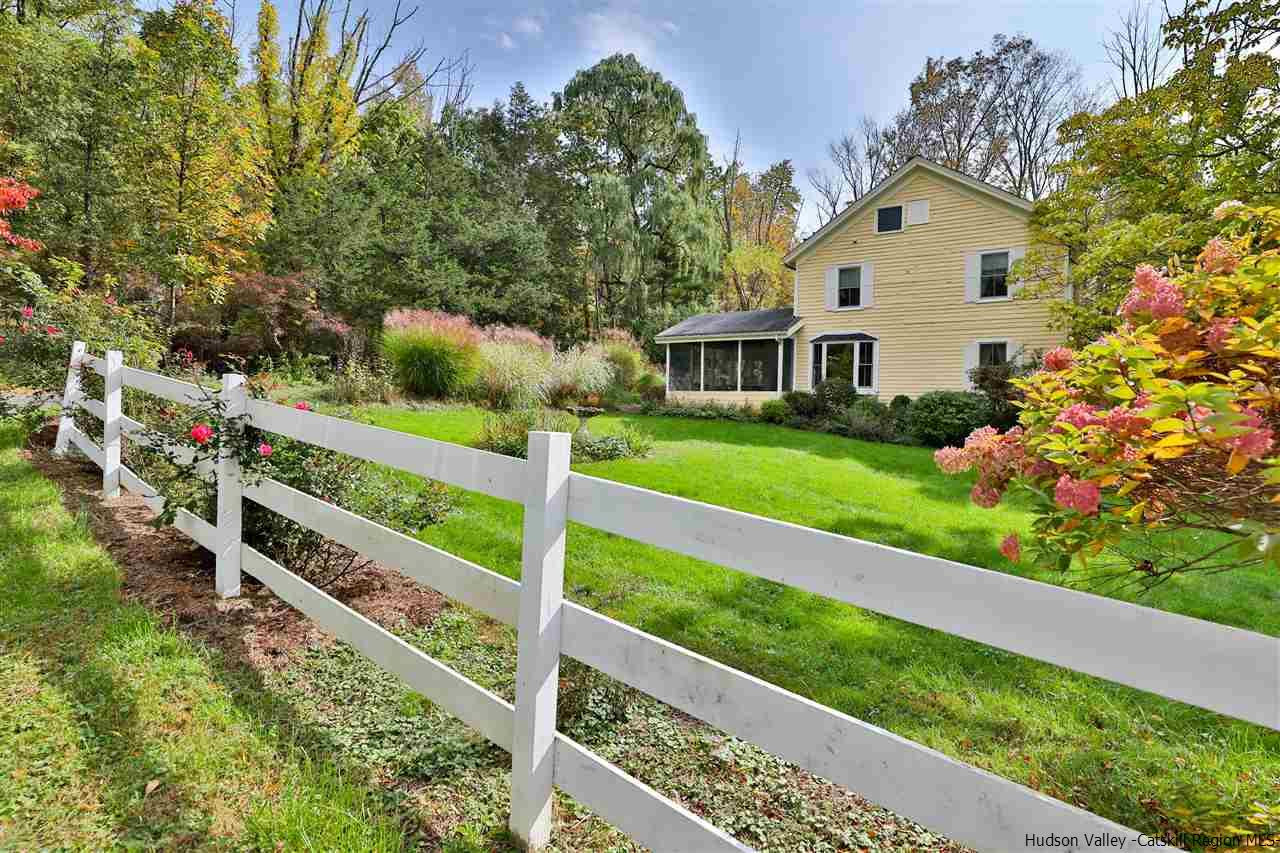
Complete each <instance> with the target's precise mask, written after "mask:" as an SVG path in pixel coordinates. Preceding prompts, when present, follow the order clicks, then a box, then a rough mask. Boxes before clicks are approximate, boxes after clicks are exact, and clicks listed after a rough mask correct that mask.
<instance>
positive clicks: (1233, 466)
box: [1227, 450, 1249, 477]
mask: <svg viewBox="0 0 1280 853" xmlns="http://www.w3.org/2000/svg"><path fill="white" fill-rule="evenodd" d="M1248 464H1249V457H1248V456H1245V455H1243V454H1241V453H1240V451H1239V450H1232V451H1231V458H1230V459H1228V460H1227V473H1228V474H1230V475H1231V476H1233V477H1234V476H1235V475H1236V474H1239V473H1240V472H1241V471H1243V470H1244V468H1245V466H1246V465H1248Z"/></svg>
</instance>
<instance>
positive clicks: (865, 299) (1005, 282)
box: [656, 157, 1061, 403]
mask: <svg viewBox="0 0 1280 853" xmlns="http://www.w3.org/2000/svg"><path fill="white" fill-rule="evenodd" d="M1030 215H1031V203H1030V202H1028V201H1026V200H1025V199H1022V198H1019V197H1018V196H1015V195H1012V194H1010V193H1007V192H1005V191H1004V190H1002V189H1000V188H999V187H995V186H992V185H991V184H987V183H984V182H983V181H979V180H975V179H974V178H971V177H969V176H967V175H964V174H961V173H960V172H956V171H954V170H952V169H948V168H946V167H944V166H940V165H938V164H937V163H933V162H931V161H929V160H925V159H924V158H922V157H915V158H913V159H912V160H910V161H909V162H908V163H907V164H906V165H905V166H903V167H902V168H901V169H899V170H898V171H897V172H895V173H894V174H893V175H891V176H890V177H889V178H888V179H886V180H885V181H884V182H883V183H881V184H880V185H879V186H878V187H876V188H875V189H874V190H873V191H871V192H870V193H868V194H867V195H865V196H863V197H862V198H860V199H859V200H858V201H856V202H855V203H853V204H851V205H849V206H848V207H846V208H845V209H844V210H843V211H841V212H840V214H839V215H837V216H836V217H835V218H834V219H832V220H831V221H830V222H828V223H827V224H826V225H824V226H823V227H822V228H821V229H819V230H818V231H817V232H815V233H814V234H813V236H811V237H810V238H809V239H808V240H805V241H804V242H803V243H801V244H800V245H799V246H797V247H795V248H794V249H792V250H791V252H790V253H788V254H787V256H786V257H785V258H784V259H783V260H784V263H785V264H786V265H787V266H788V267H790V268H791V269H793V270H795V292H794V294H793V302H792V305H793V306H794V307H793V308H781V309H767V310H763V311H735V312H729V313H725V314H704V315H701V316H698V317H690V318H689V319H688V320H685V321H684V322H682V323H678V324H677V325H675V326H672V327H671V328H669V329H666V330H665V331H663V332H662V333H661V334H659V335H658V336H657V338H656V340H657V342H658V343H664V344H666V345H667V393H668V396H669V397H671V398H673V399H683V400H714V401H717V402H731V403H740V402H750V403H759V402H761V401H762V400H766V399H769V398H772V397H779V396H781V395H782V394H783V393H784V392H786V391H789V390H791V389H792V388H795V389H798V390H809V389H812V388H813V386H814V385H816V384H817V383H818V382H820V381H822V380H823V379H827V380H840V381H848V382H851V383H853V385H854V386H855V387H856V388H857V390H858V393H860V394H868V395H875V396H879V397H880V398H882V399H884V400H886V401H887V400H889V399H891V398H892V397H894V396H896V395H898V394H906V395H907V396H910V397H917V396H919V395H920V394H923V393H924V392H926V391H933V390H938V389H946V390H964V389H967V388H969V387H970V383H969V371H970V370H971V369H973V368H974V367H977V366H978V365H980V364H998V363H1002V362H1005V361H1008V360H1010V359H1013V358H1015V357H1016V356H1017V355H1018V354H1019V353H1023V354H1024V356H1025V354H1029V353H1031V352H1033V351H1036V350H1043V349H1049V348H1051V347H1054V346H1057V345H1058V344H1059V343H1060V342H1061V338H1060V336H1059V335H1057V334H1056V333H1054V332H1052V331H1051V330H1050V329H1049V328H1048V316H1049V314H1048V306H1047V304H1046V303H1045V302H1044V301H1043V300H1031V299H1014V298H1013V297H1014V296H1015V294H1016V291H1017V287H1016V285H1014V284H1013V283H1012V282H1011V281H1010V280H1009V278H1008V274H1009V268H1010V266H1011V265H1012V264H1013V263H1015V262H1016V261H1017V260H1018V259H1019V258H1020V257H1022V255H1023V254H1024V253H1025V251H1026V247H1027V243H1028V231H1027V223H1028V219H1029V218H1030Z"/></svg>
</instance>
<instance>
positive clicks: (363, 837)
mask: <svg viewBox="0 0 1280 853" xmlns="http://www.w3.org/2000/svg"><path fill="white" fill-rule="evenodd" d="M17 441H18V436H17V434H16V432H15V431H13V430H12V429H4V428H0V588H3V589H4V591H5V594H4V595H3V596H0V778H2V779H3V780H4V784H3V785H0V849H6V850H7V849H18V850H26V849H75V850H82V849H104V848H127V849H197V848H202V849H236V850H242V849H262V850H277V849H288V850H295V849H329V850H377V851H393V850H401V849H405V847H406V842H405V838H404V835H403V833H402V831H401V828H400V822H399V819H398V818H397V816H396V814H395V812H394V811H393V810H388V809H387V808H385V807H384V803H383V800H382V795H381V794H380V793H378V792H377V791H376V789H373V788H369V787H367V786H366V785H365V784H364V783H363V781H362V780H359V779H357V778H355V777H354V776H353V775H352V774H351V773H349V772H345V771H344V770H343V769H342V768H340V767H338V766H335V765H334V764H332V763H330V762H328V761H327V760H325V758H324V757H323V756H320V757H315V758H312V757H310V756H309V755H308V752H307V750H306V749H304V748H303V746H302V745H301V744H299V743H296V742H293V741H292V740H290V738H289V737H288V736H286V735H285V734H284V732H286V731H287V730H288V727H287V726H286V725H284V721H285V719H286V717H287V713H288V710H287V709H285V708H282V707H281V706H280V704H279V703H278V701H277V700H276V699H274V698H273V697H272V696H271V695H270V694H269V693H267V692H264V691H261V690H257V689H255V687H254V685H253V684H252V683H251V682H250V681H249V680H248V679H247V678H246V677H245V676H244V674H243V673H237V672H235V671H233V670H232V669H229V668H227V667H226V666H225V665H224V663H223V661H221V660H220V659H219V657H218V656H217V655H215V654H213V653H211V652H210V651H209V650H207V649H206V648H204V647H202V646H200V645H198V644H196V643H194V642H192V641H190V640H188V639H186V638H184V637H183V636H182V635H180V634H178V633H177V632H175V631H173V630H171V629H169V628H167V627H165V626H164V625H163V624H162V623H161V622H160V621H159V620H158V619H157V617H156V616H155V615H153V614H151V613H149V612H148V611H147V610H145V609H144V608H142V607H140V606H137V605H132V604H127V603H123V602H122V601H121V598H120V572H119V570H118V568H117V567H116V565H115V564H114V563H113V562H112V561H111V559H110V558H109V557H108V555H107V554H106V553H105V552H104V551H103V550H102V549H101V548H100V547H99V546H98V545H97V544H96V543H95V542H94V540H93V538H92V536H91V534H90V530H89V528H88V525H87V523H86V520H85V518H83V517H80V518H77V517H73V516H71V515H70V514H68V512H67V511H66V510H65V508H64V507H63V504H62V502H61V499H60V496H59V493H58V491H57V489H56V487H55V486H54V485H53V484H51V483H50V482H49V481H47V480H45V479H44V478H42V477H41V476H40V475H39V474H38V473H37V472H36V471H35V470H34V469H32V468H31V466H30V465H28V464H27V463H26V462H25V461H24V460H23V459H22V458H21V456H20V454H19V452H18V450H17V446H16V445H17Z"/></svg>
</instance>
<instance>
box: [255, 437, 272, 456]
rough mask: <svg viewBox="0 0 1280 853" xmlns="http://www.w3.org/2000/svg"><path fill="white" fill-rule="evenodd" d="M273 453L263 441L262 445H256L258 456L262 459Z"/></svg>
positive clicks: (269, 446)
mask: <svg viewBox="0 0 1280 853" xmlns="http://www.w3.org/2000/svg"><path fill="white" fill-rule="evenodd" d="M273 452H274V451H273V450H272V448H271V445H269V444H267V443H266V442H265V441H264V442H263V443H262V444H259V445H258V455H259V456H261V457H262V458H263V459H266V458H267V457H268V456H270V455H271V454H272V453H273Z"/></svg>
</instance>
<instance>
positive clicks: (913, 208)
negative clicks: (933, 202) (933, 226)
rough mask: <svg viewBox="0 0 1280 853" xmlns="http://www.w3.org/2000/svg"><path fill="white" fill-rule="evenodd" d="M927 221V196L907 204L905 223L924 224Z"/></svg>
mask: <svg viewBox="0 0 1280 853" xmlns="http://www.w3.org/2000/svg"><path fill="white" fill-rule="evenodd" d="M928 221H929V200H928V199H927V198H923V199H920V200H919V201H913V202H910V203H909V204H907V224H908V225H924V224H926V223H927V222H928Z"/></svg>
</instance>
